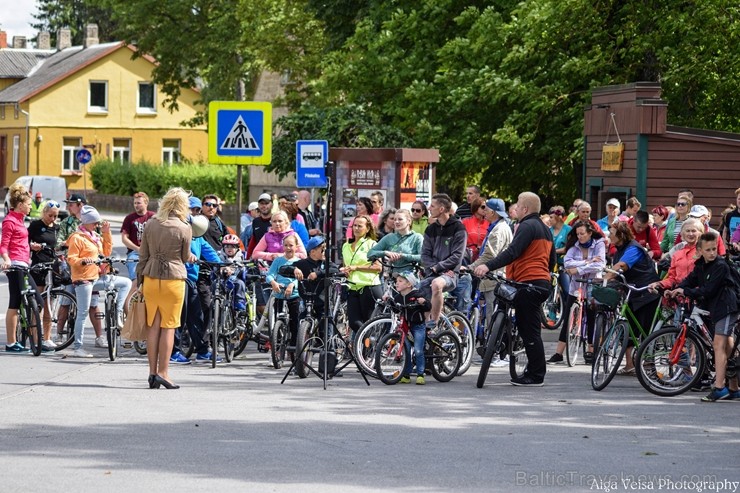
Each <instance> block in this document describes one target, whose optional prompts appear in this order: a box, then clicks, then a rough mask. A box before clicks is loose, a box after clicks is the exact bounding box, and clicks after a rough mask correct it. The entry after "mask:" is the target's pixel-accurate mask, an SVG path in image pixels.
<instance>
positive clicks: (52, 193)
mask: <svg viewBox="0 0 740 493" xmlns="http://www.w3.org/2000/svg"><path fill="white" fill-rule="evenodd" d="M15 182H16V183H22V184H23V185H25V186H26V187H27V188H28V190H29V191H30V192H31V197H34V196H35V195H36V192H41V194H42V195H43V197H44V200H53V201H55V202H58V203H59V204H60V205H61V208H60V209H59V219H64V218H65V217H67V216H68V215H69V214H68V213H67V203H66V202H65V200H66V199H67V198H68V194H67V182H66V181H64V178H62V177H59V176H21V177H20V178H18V179H17V180H16V181H15ZM8 198H9V197H8V187H6V188H5V201H4V202H5V203H4V205H5V214H6V215H7V214H8V211H9V210H10V205H9V204H8Z"/></svg>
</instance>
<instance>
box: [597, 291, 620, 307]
mask: <svg viewBox="0 0 740 493" xmlns="http://www.w3.org/2000/svg"><path fill="white" fill-rule="evenodd" d="M591 297H592V298H593V299H594V300H596V302H597V303H601V304H602V305H605V306H607V307H609V309H611V310H614V309H616V308H617V305H618V304H619V300H620V299H621V296H620V294H619V291H617V290H616V289H612V288H606V287H604V286H594V287H593V289H592V290H591Z"/></svg>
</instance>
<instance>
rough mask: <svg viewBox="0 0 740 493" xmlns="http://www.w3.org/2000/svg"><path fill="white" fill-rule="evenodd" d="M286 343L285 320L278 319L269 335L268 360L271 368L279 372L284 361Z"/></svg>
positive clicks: (286, 327) (286, 329)
mask: <svg viewBox="0 0 740 493" xmlns="http://www.w3.org/2000/svg"><path fill="white" fill-rule="evenodd" d="M287 343H288V325H287V324H286V323H285V320H282V319H278V320H277V321H276V322H275V325H274V326H273V327H272V332H271V333H270V358H271V359H272V366H273V367H274V368H275V369H276V370H279V369H280V368H282V367H283V361H285V346H286V345H287Z"/></svg>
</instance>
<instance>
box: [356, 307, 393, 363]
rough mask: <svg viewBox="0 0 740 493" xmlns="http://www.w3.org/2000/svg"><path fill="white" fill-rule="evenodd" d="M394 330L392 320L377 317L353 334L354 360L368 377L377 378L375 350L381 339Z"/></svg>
mask: <svg viewBox="0 0 740 493" xmlns="http://www.w3.org/2000/svg"><path fill="white" fill-rule="evenodd" d="M394 328H395V324H394V322H393V318H391V317H378V318H372V319H370V320H368V321H367V322H365V325H363V326H362V327H360V330H358V331H357V333H356V334H355V339H354V341H353V348H354V351H355V358H356V359H357V364H358V365H360V368H362V371H364V372H365V373H367V374H368V375H370V376H372V377H376V376H377V374H376V373H375V348H376V346H377V344H378V342H379V341H380V339H381V337H383V336H384V335H386V334H389V333H390V332H391V331H392V330H393V329H394Z"/></svg>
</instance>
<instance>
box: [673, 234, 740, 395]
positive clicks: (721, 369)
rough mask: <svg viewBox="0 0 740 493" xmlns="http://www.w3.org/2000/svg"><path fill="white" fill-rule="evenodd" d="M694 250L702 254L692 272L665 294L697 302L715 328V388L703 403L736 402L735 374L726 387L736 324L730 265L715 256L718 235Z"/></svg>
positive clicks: (706, 237)
mask: <svg viewBox="0 0 740 493" xmlns="http://www.w3.org/2000/svg"><path fill="white" fill-rule="evenodd" d="M696 250H697V252H699V254H700V255H701V258H699V259H698V260H697V261H696V263H695V264H694V270H692V271H691V273H690V274H689V275H688V276H687V277H686V278H685V279H684V280H683V281H681V283H680V284H679V285H678V286H679V287H678V288H676V289H674V290H672V291H669V292H667V296H671V297H673V296H677V295H685V296H688V297H689V298H692V299H694V300H696V302H697V304H698V305H699V308H701V309H703V310H707V311H709V312H710V313H711V323H710V324H708V325H709V326H710V329H711V328H714V339H713V346H714V368H715V374H714V387H713V388H712V391H711V392H710V393H709V394H708V395H706V396H705V397H702V399H701V400H702V402H715V401H718V400H721V399H728V398H730V399H738V398H740V391H738V380H737V374H735V375H734V377H732V378H730V379H729V387H730V388H729V389H728V388H727V386H726V385H725V376H726V370H727V359H728V357H731V356H732V355H731V354H729V353H730V351H732V347H733V344H734V340H733V338H732V331H733V329H734V328H735V324H736V323H737V321H738V316H739V314H738V303H737V298H736V296H735V291H734V289H733V287H734V283H733V280H732V277H731V273H730V266H729V265H728V264H727V262H726V261H725V260H724V259H723V258H722V257H719V256H718V255H717V234H716V233H714V232H711V231H710V232H708V233H704V234H703V235H701V237H699V241H698V242H697V244H696Z"/></svg>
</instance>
